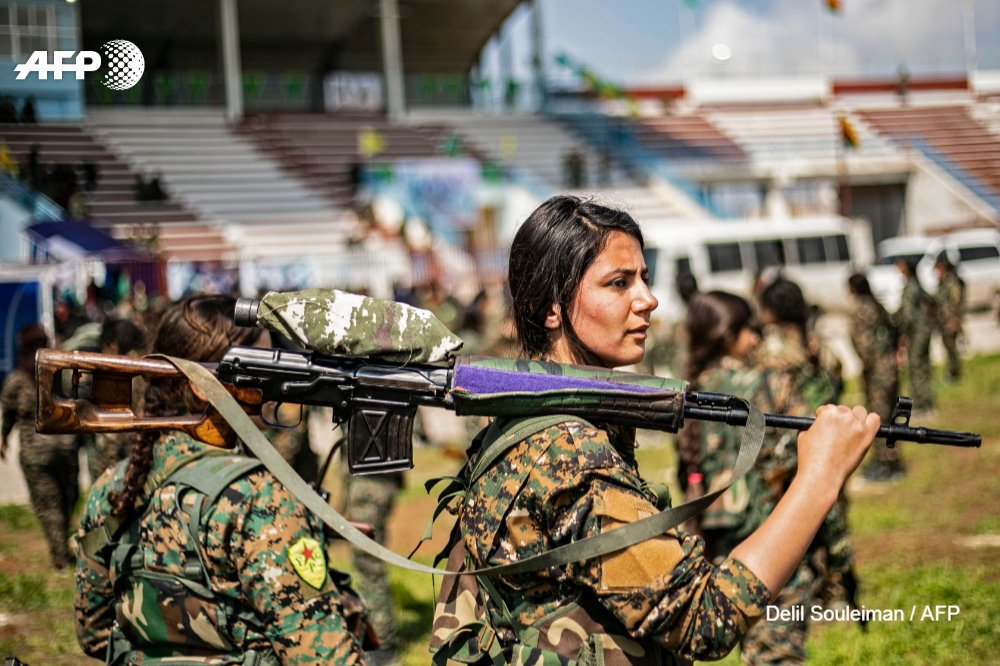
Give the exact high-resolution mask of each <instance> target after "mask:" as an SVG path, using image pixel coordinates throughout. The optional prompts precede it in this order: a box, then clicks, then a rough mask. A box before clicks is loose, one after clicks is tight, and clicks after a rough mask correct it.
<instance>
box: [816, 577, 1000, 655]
mask: <svg viewBox="0 0 1000 666" xmlns="http://www.w3.org/2000/svg"><path fill="white" fill-rule="evenodd" d="M990 576H991V573H990V572H989V571H987V570H986V569H985V568H977V569H970V568H969V567H949V566H944V565H940V566H933V567H920V568H916V569H911V570H902V569H895V568H893V567H886V566H879V567H863V568H862V580H863V581H864V584H865V588H866V590H867V591H866V592H865V593H864V594H863V596H862V600H861V603H862V606H864V607H866V608H869V609H886V610H894V609H899V610H902V611H903V612H904V615H905V619H904V620H903V621H898V622H889V621H873V622H870V623H869V625H868V630H867V631H865V632H862V631H861V630H860V629H859V628H858V627H857V625H855V624H852V623H849V622H832V623H826V624H825V625H824V626H818V627H815V628H816V630H815V631H813V632H812V636H811V637H810V640H809V645H808V650H809V657H810V663H811V664H818V665H822V664H831V665H832V664H845V663H847V664H863V663H893V664H973V663H976V664H985V663H990V662H992V661H993V658H994V657H995V655H994V652H995V650H996V646H997V645H1000V627H998V626H997V625H996V623H995V622H994V621H993V620H992V619H991V618H992V617H995V615H996V613H997V611H998V608H1000V602H998V600H1000V583H998V582H997V581H996V580H990ZM939 606H940V607H947V606H955V607H957V608H958V611H959V612H958V615H957V616H955V617H953V618H951V619H950V620H949V619H948V618H947V617H946V616H944V615H943V614H942V615H941V616H940V617H935V612H936V610H937V607H939ZM944 612H947V611H944V609H943V608H942V613H944ZM911 613H912V614H913V619H912V620H910V614H911Z"/></svg>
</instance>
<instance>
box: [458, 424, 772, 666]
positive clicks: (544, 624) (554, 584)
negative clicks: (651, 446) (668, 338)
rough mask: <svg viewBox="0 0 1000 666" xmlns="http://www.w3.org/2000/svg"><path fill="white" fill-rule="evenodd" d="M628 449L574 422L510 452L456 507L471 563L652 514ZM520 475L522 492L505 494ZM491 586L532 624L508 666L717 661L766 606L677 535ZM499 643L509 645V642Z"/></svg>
mask: <svg viewBox="0 0 1000 666" xmlns="http://www.w3.org/2000/svg"><path fill="white" fill-rule="evenodd" d="M634 446H635V431H634V430H633V429H630V428H608V429H598V428H595V427H593V426H589V425H585V424H582V423H579V422H572V421H570V422H564V423H560V424H557V425H555V426H551V427H549V428H546V429H544V430H542V431H541V432H538V433H536V434H534V435H531V436H529V437H527V438H525V439H523V440H522V441H520V442H519V443H517V444H516V445H514V446H513V447H512V448H510V449H509V450H508V451H507V452H506V453H505V454H504V455H503V456H502V457H500V458H499V460H498V461H497V462H496V463H495V464H493V465H492V466H491V467H490V468H489V469H488V470H487V471H486V472H485V473H484V475H483V476H482V477H481V478H480V479H479V481H478V482H477V483H476V484H475V485H474V486H473V489H472V492H470V494H469V496H468V497H467V499H466V501H465V502H464V503H463V504H462V507H461V511H460V515H459V525H460V527H461V533H462V536H463V538H464V544H465V547H466V548H467V550H468V553H469V556H470V559H471V564H473V565H474V566H476V567H481V566H486V565H496V564H506V563H510V562H516V561H520V560H523V559H526V558H528V557H530V556H533V555H537V554H540V553H542V552H545V551H547V550H550V549H552V548H555V547H557V546H561V545H563V544H567V543H570V542H572V541H577V540H579V539H582V538H585V537H588V536H592V535H595V534H598V533H601V532H603V531H606V530H610V529H614V528H615V527H617V526H619V525H621V524H623V523H628V522H634V521H636V520H638V519H639V518H641V517H644V516H647V515H650V514H652V513H655V512H656V511H657V506H656V505H655V504H654V503H655V502H656V501H657V496H656V495H655V494H654V493H653V492H652V491H651V490H650V489H649V488H648V486H647V484H646V483H645V481H643V479H642V478H641V477H640V476H639V473H638V469H637V466H636V461H635V457H634ZM526 466H527V467H528V468H530V471H529V472H528V474H527V478H526V479H525V482H524V484H523V485H520V486H516V485H515V486H514V487H511V484H512V483H516V482H513V481H512V479H518V475H519V472H520V470H523V469H524V468H525V467H526ZM491 580H492V581H493V584H494V585H495V589H496V591H497V594H499V595H500V597H501V599H502V602H503V605H504V606H505V607H506V608H507V609H509V610H510V612H511V613H512V614H513V619H514V621H516V622H517V623H519V624H520V625H522V626H523V627H527V626H528V625H532V624H535V626H534V627H532V628H531V631H532V632H537V643H538V645H537V647H536V648H534V649H532V650H531V651H529V652H528V654H524V653H519V654H518V655H515V656H516V659H515V662H514V663H532V664H534V663H541V662H540V661H537V660H539V659H542V658H543V657H542V655H541V652H540V651H549V653H551V652H555V653H557V654H558V655H560V656H561V657H562V658H563V659H566V658H574V659H576V658H580V657H579V655H582V654H584V653H586V654H589V655H591V656H593V655H595V654H596V655H597V660H595V661H593V663H603V664H607V665H608V666H619V665H623V664H662V663H664V662H666V663H677V662H678V661H680V660H692V659H696V658H697V659H718V658H721V657H722V656H723V655H725V654H726V653H728V652H729V651H730V650H731V649H732V647H733V646H734V645H735V644H736V642H737V641H738V640H739V639H740V638H741V637H742V636H743V635H744V634H745V633H746V632H747V630H748V629H749V627H750V626H751V625H752V624H753V623H754V622H756V621H757V620H758V619H759V618H760V617H761V616H762V615H763V612H764V606H765V605H766V604H767V603H768V601H769V592H768V590H767V588H766V587H765V586H764V585H763V583H761V582H760V580H759V579H758V578H757V577H756V576H755V575H754V574H753V573H752V572H751V571H750V570H749V569H747V568H746V567H745V566H744V565H743V564H742V563H740V562H738V561H736V560H732V559H729V560H726V561H725V562H724V563H723V564H722V565H721V566H718V567H713V566H712V565H711V563H710V562H709V561H708V560H707V559H706V558H705V556H704V544H703V542H702V540H701V539H700V538H698V537H693V536H691V535H688V534H685V533H684V532H679V531H677V530H670V531H668V532H667V533H665V534H664V535H662V536H661V537H658V538H656V539H651V540H648V541H644V542H642V543H639V544H636V545H634V546H630V547H628V548H626V549H624V550H621V551H619V552H616V553H614V554H612V555H607V556H604V557H599V558H596V559H594V560H590V561H587V562H575V563H572V564H568V565H563V566H557V567H552V568H549V569H545V570H542V571H536V572H532V573H526V574H520V575H514V576H509V577H503V578H493V579H491ZM497 601H498V600H497V599H493V598H491V601H490V604H491V606H494V607H496V606H497ZM500 640H502V641H503V642H504V644H505V645H507V646H508V647H510V646H511V645H512V643H513V637H512V636H511V635H510V632H506V633H501V634H500ZM600 659H603V661H600ZM545 663H550V662H548V661H546V662H545ZM553 663H554V662H553ZM559 663H570V662H568V661H560V662H559Z"/></svg>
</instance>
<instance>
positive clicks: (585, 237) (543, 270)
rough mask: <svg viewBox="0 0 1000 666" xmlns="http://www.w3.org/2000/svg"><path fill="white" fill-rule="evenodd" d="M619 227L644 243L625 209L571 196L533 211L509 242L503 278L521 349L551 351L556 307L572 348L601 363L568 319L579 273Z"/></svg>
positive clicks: (582, 356)
mask: <svg viewBox="0 0 1000 666" xmlns="http://www.w3.org/2000/svg"><path fill="white" fill-rule="evenodd" d="M613 231H620V232H622V233H625V234H628V235H629V236H631V237H633V238H635V239H636V240H637V241H638V242H639V246H640V247H642V246H643V239H642V231H640V229H639V225H638V224H636V221H635V220H634V219H632V216H631V215H629V214H628V213H626V212H624V211H621V210H616V209H614V208H608V207H607V206H602V205H600V204H596V203H593V202H592V201H584V200H583V199H580V198H578V197H573V196H564V195H563V196H555V197H552V198H551V199H549V200H548V201H546V202H544V203H543V204H542V205H540V206H539V207H538V208H536V209H535V211H534V212H533V213H531V215H529V216H528V219H527V220H525V221H524V224H522V225H521V228H520V229H518V230H517V234H516V235H515V236H514V241H513V242H512V243H511V246H510V261H509V263H508V268H507V280H508V283H509V285H510V294H511V310H512V312H513V315H514V324H515V326H516V328H517V340H518V344H519V345H520V348H521V352H522V353H523V354H524V355H525V356H528V357H544V356H545V355H546V354H548V353H549V351H550V346H551V341H550V339H549V331H548V329H546V328H545V319H546V317H547V316H548V313H549V311H550V309H551V308H552V306H553V304H556V305H558V306H559V311H560V317H561V318H562V328H563V332H564V333H565V335H566V336H567V339H568V341H569V344H570V348H571V349H573V351H574V352H575V353H576V355H577V356H578V357H579V358H580V359H581V360H582V361H583V362H584V363H590V364H592V365H601V362H600V360H599V359H598V357H597V355H596V354H595V353H594V352H592V351H591V350H590V349H588V348H587V346H586V345H585V344H584V343H583V342H582V341H581V340H580V336H579V335H577V332H576V331H575V330H573V326H572V324H571V323H570V318H569V310H570V307H571V305H572V303H573V298H574V296H575V295H576V291H577V289H578V288H579V286H580V281H581V279H582V278H583V274H584V273H585V272H586V271H587V269H588V268H589V267H590V265H591V264H592V263H593V262H594V260H595V259H596V258H597V256H598V255H599V254H600V253H601V251H602V250H603V249H604V247H605V245H606V244H607V239H608V236H609V235H610V234H611V232H613Z"/></svg>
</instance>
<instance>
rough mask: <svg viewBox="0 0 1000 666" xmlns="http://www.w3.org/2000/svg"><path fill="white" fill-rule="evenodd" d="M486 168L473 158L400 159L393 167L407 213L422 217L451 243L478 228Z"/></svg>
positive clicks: (394, 183) (397, 186)
mask: <svg viewBox="0 0 1000 666" xmlns="http://www.w3.org/2000/svg"><path fill="white" fill-rule="evenodd" d="M482 186H483V175H482V169H481V167H480V165H479V162H478V161H476V160H475V159H472V158H427V159H412V160H398V161H396V162H395V163H394V164H393V189H395V190H396V193H397V196H399V197H400V198H401V200H402V201H404V202H405V203H404V205H405V207H406V208H407V211H408V212H409V213H411V214H412V215H415V216H417V217H419V218H421V219H422V220H423V221H424V222H425V223H426V224H427V226H428V227H430V229H431V230H432V231H433V232H434V233H435V234H437V235H439V236H441V237H443V238H444V239H446V240H448V241H450V242H457V241H458V240H459V232H460V231H464V230H467V229H472V228H473V227H475V225H476V223H477V221H478V218H479V206H478V201H477V196H478V194H479V192H480V190H481V189H482Z"/></svg>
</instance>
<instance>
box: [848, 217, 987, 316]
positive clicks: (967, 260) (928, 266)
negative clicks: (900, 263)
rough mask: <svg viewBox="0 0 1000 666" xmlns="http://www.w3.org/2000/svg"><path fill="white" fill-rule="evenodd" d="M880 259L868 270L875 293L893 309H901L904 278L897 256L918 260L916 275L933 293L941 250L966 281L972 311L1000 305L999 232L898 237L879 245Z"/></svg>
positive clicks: (973, 230)
mask: <svg viewBox="0 0 1000 666" xmlns="http://www.w3.org/2000/svg"><path fill="white" fill-rule="evenodd" d="M877 251H878V260H877V261H876V263H875V264H874V265H873V266H871V267H870V268H869V269H868V282H869V284H871V287H872V293H874V294H875V297H876V298H878V299H879V300H880V301H881V302H882V305H884V306H885V308H886V309H887V310H889V311H890V312H895V311H896V310H897V309H898V308H899V298H900V294H901V293H902V291H903V278H902V276H901V275H900V273H899V271H898V270H897V269H896V267H895V263H896V259H897V258H900V257H902V258H910V259H914V260H916V261H917V277H918V278H920V283H921V284H922V285H923V286H924V289H926V290H927V291H928V292H930V293H934V292H936V291H937V283H938V280H937V274H936V273H935V272H934V261H935V260H936V259H937V257H938V255H939V254H941V253H942V252H944V253H945V255H946V256H947V257H948V259H949V261H951V263H953V264H954V265H955V266H956V267H957V269H958V275H959V277H961V278H962V280H963V281H964V282H965V303H966V307H967V308H968V309H970V310H978V309H984V308H990V307H994V306H997V305H1000V231H997V230H995V229H970V230H967V231H957V232H955V233H951V234H947V235H943V236H899V237H896V238H887V239H885V240H884V241H882V242H881V243H879V245H878V250H877Z"/></svg>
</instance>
